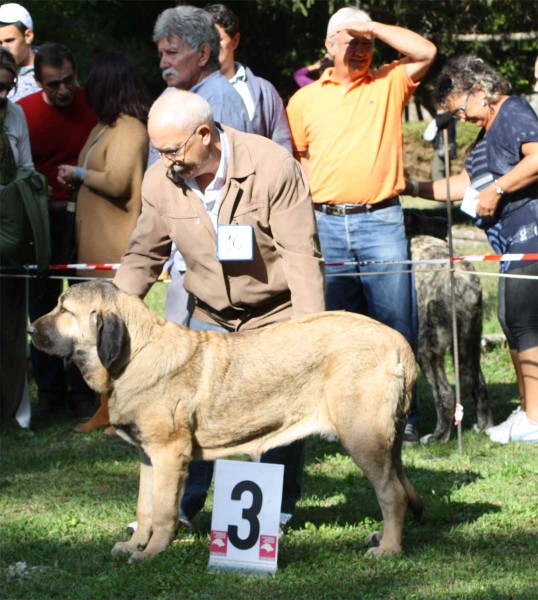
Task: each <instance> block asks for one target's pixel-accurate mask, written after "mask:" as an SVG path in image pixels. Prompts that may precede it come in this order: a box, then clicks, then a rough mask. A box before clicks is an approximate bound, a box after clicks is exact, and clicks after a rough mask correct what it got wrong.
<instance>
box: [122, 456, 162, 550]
mask: <svg viewBox="0 0 538 600" xmlns="http://www.w3.org/2000/svg"><path fill="white" fill-rule="evenodd" d="M138 454H139V456H140V483H139V488H138V502H137V505H136V518H137V521H138V527H137V529H136V531H135V532H134V533H133V535H132V537H131V539H130V540H128V541H127V542H118V543H117V544H116V545H115V546H114V548H113V549H112V554H133V552H136V551H137V550H143V549H144V548H145V547H146V546H147V545H148V542H149V540H150V537H151V513H152V505H153V467H152V464H151V461H150V459H149V457H148V455H147V454H146V453H145V452H144V450H143V449H142V448H140V447H139V448H138Z"/></svg>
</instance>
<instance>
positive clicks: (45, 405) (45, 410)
mask: <svg viewBox="0 0 538 600" xmlns="http://www.w3.org/2000/svg"><path fill="white" fill-rule="evenodd" d="M65 405H66V403H65V400H63V401H62V400H57V399H54V400H53V399H51V398H40V399H39V400H38V401H37V404H34V405H32V418H35V419H39V418H40V417H44V416H45V415H50V414H52V413H55V412H58V411H59V410H61V409H62V408H65Z"/></svg>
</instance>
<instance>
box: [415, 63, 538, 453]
mask: <svg viewBox="0 0 538 600" xmlns="http://www.w3.org/2000/svg"><path fill="white" fill-rule="evenodd" d="M509 92H510V84H509V82H508V81H507V80H506V79H504V78H503V77H502V76H501V75H500V74H499V73H497V72H496V71H495V70H494V69H493V68H492V67H490V66H489V65H488V64H487V63H485V62H484V61H483V60H481V59H479V58H477V57H475V56H461V57H458V58H455V59H453V60H452V61H450V62H449V63H448V64H447V65H446V66H445V68H444V69H443V70H442V72H441V74H440V75H439V78H438V80H437V89H436V92H435V94H436V96H437V98H436V101H437V102H439V104H440V105H443V106H445V107H446V108H447V109H448V110H449V111H451V112H452V114H453V115H454V117H455V118H457V119H459V120H460V121H468V122H470V123H473V124H474V125H476V126H477V127H479V128H480V133H479V134H478V138H477V140H476V142H475V145H474V147H473V149H472V150H471V152H470V155H469V157H468V158H467V160H466V161H465V164H464V169H463V171H462V172H461V173H460V174H459V175H454V176H452V177H450V179H449V183H450V194H451V199H452V200H462V199H463V198H464V196H465V195H466V190H467V195H470V196H472V197H473V200H474V202H476V208H475V212H476V221H475V223H476V225H477V226H478V227H481V228H482V229H485V231H486V234H487V236H488V240H489V242H490V244H491V246H492V248H493V250H494V251H495V252H496V253H498V254H523V253H536V252H538V184H537V182H538V117H537V115H536V113H535V112H534V110H533V109H532V107H531V106H530V104H529V103H528V102H526V101H525V100H524V99H523V98H520V97H519V96H511V95H509ZM408 188H409V191H410V192H411V193H412V194H413V195H415V196H421V197H423V198H428V199H431V200H441V201H442V200H446V199H447V182H446V179H440V180H438V181H434V182H420V183H418V182H416V181H415V182H409V184H408ZM468 188H471V190H468ZM500 270H501V277H500V278H499V296H498V297H499V306H498V315H499V320H500V322H501V325H502V328H503V330H504V332H505V334H506V338H507V340H508V344H509V347H510V354H511V356H512V361H513V363H514V367H515V371H516V374H517V381H518V387H519V394H520V406H519V407H518V408H517V410H515V411H514V412H513V413H512V414H511V415H510V416H509V417H508V419H507V420H506V421H505V422H504V423H501V424H500V425H497V426H496V427H493V428H491V429H489V430H488V431H487V433H488V435H489V436H490V439H491V440H492V441H494V442H499V443H507V442H509V441H520V442H532V443H538V261H535V260H534V261H519V260H512V261H510V262H501V263H500Z"/></svg>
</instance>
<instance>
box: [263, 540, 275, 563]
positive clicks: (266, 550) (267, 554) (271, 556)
mask: <svg viewBox="0 0 538 600" xmlns="http://www.w3.org/2000/svg"><path fill="white" fill-rule="evenodd" d="M276 549H277V539H276V536H274V535H260V560H262V559H263V560H276Z"/></svg>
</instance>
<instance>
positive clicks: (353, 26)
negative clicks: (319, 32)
mask: <svg viewBox="0 0 538 600" xmlns="http://www.w3.org/2000/svg"><path fill="white" fill-rule="evenodd" d="M375 25H376V23H375V21H367V22H365V21H348V22H347V23H343V24H342V26H341V27H340V28H339V29H337V30H336V31H335V32H334V35H336V34H338V33H340V32H341V31H345V32H347V33H348V34H349V35H353V34H354V33H355V34H359V35H361V34H365V33H367V34H371V35H373V36H375V33H374V30H375Z"/></svg>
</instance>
